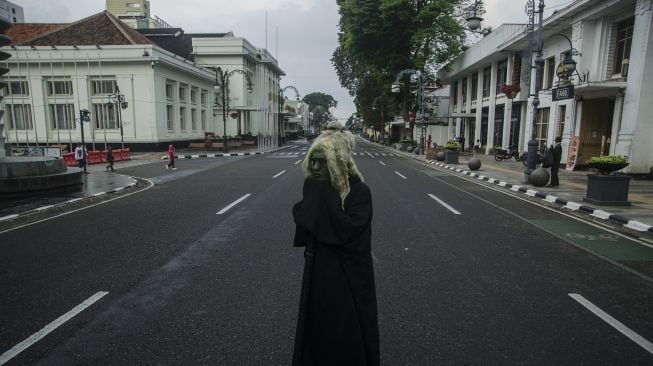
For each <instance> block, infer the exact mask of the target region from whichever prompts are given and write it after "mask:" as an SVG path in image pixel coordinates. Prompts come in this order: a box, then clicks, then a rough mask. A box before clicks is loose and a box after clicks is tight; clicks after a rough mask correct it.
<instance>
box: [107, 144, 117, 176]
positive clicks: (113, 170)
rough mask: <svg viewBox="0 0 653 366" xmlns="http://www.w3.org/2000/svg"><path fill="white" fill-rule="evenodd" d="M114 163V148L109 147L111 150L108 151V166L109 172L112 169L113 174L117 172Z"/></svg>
mask: <svg viewBox="0 0 653 366" xmlns="http://www.w3.org/2000/svg"><path fill="white" fill-rule="evenodd" d="M113 161H114V158H113V148H112V147H111V145H109V149H108V150H107V162H108V163H109V165H107V171H109V169H111V171H112V172H115V171H116V170H115V169H113Z"/></svg>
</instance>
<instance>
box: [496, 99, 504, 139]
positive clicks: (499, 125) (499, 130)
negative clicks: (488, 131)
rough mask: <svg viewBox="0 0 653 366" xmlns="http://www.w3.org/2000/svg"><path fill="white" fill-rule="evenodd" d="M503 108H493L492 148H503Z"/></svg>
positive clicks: (499, 106) (500, 106)
mask: <svg viewBox="0 0 653 366" xmlns="http://www.w3.org/2000/svg"><path fill="white" fill-rule="evenodd" d="M504 111H505V107H504V106H503V105H498V106H496V107H495V108H494V146H503V113H504Z"/></svg>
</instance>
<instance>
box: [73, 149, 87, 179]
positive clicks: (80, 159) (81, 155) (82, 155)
mask: <svg viewBox="0 0 653 366" xmlns="http://www.w3.org/2000/svg"><path fill="white" fill-rule="evenodd" d="M86 155H87V153H86V147H84V146H82V144H77V147H76V148H75V160H77V165H78V166H79V167H80V168H82V169H84V173H86Z"/></svg>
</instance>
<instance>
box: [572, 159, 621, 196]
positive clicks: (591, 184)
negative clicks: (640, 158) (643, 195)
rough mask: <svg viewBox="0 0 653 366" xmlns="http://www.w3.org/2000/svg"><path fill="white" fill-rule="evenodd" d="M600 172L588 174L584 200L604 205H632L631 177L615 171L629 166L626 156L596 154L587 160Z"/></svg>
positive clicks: (588, 164)
mask: <svg viewBox="0 0 653 366" xmlns="http://www.w3.org/2000/svg"><path fill="white" fill-rule="evenodd" d="M586 164H587V166H589V167H590V168H592V169H596V170H597V171H598V173H599V174H588V175H587V194H586V197H584V198H583V201H586V202H589V203H593V204H596V205H602V206H630V202H629V201H628V189H629V185H630V177H629V176H627V175H616V174H615V172H616V171H618V170H621V169H623V168H625V167H627V166H628V158H627V157H625V156H619V155H614V156H594V157H592V158H591V159H589V160H588V161H587V162H586Z"/></svg>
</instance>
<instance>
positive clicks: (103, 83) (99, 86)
mask: <svg viewBox="0 0 653 366" xmlns="http://www.w3.org/2000/svg"><path fill="white" fill-rule="evenodd" d="M115 92H116V81H115V80H93V81H92V82H91V93H93V95H103V94H105V95H106V94H114V93H115Z"/></svg>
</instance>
